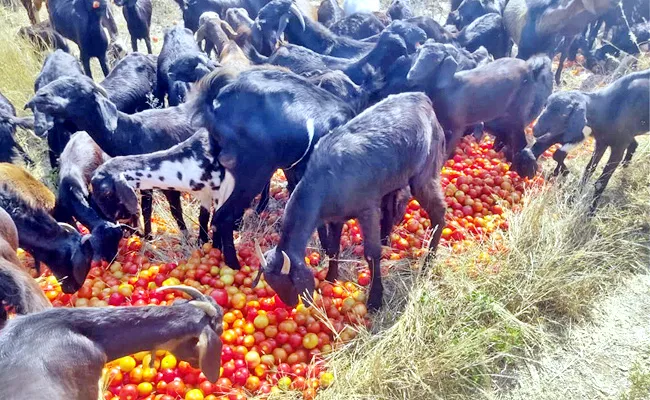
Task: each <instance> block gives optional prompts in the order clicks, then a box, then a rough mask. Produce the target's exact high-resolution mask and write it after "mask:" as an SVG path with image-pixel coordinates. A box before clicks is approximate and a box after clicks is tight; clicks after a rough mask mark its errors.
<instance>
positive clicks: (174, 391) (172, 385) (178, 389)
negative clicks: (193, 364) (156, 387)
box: [167, 379, 186, 397]
mask: <svg viewBox="0 0 650 400" xmlns="http://www.w3.org/2000/svg"><path fill="white" fill-rule="evenodd" d="M185 390H186V389H185V383H183V381H182V380H180V379H174V380H173V381H171V382H169V383H167V394H168V395H170V396H180V397H183V396H185Z"/></svg>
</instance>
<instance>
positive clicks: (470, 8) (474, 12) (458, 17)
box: [446, 0, 503, 31]
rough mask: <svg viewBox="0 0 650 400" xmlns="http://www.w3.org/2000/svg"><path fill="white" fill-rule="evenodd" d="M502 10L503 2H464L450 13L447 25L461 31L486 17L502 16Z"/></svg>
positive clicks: (483, 0) (482, 0)
mask: <svg viewBox="0 0 650 400" xmlns="http://www.w3.org/2000/svg"><path fill="white" fill-rule="evenodd" d="M502 10H503V2H502V1H501V0H463V1H462V2H461V3H460V5H459V6H458V8H457V9H456V10H454V11H451V12H450V13H449V16H448V17H447V22H446V25H453V26H455V27H456V28H458V30H459V31H460V30H462V29H463V28H464V27H466V26H468V25H469V24H471V23H472V22H474V21H476V20H477V19H478V18H480V17H482V16H484V15H487V14H497V15H501V11H502Z"/></svg>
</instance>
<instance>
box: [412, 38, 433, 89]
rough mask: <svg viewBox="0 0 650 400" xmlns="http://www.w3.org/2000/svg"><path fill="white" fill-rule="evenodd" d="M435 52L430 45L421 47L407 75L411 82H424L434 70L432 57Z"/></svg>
mask: <svg viewBox="0 0 650 400" xmlns="http://www.w3.org/2000/svg"><path fill="white" fill-rule="evenodd" d="M432 57H433V53H432V51H431V49H429V48H428V47H424V46H423V47H420V49H419V50H418V52H417V55H416V56H415V60H414V61H413V65H412V66H411V69H410V70H409V72H408V74H407V75H406V80H408V81H409V83H424V82H425V80H426V79H427V78H429V74H430V73H431V71H432V67H431V59H432Z"/></svg>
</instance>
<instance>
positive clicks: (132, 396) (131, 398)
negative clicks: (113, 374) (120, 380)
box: [119, 384, 138, 400]
mask: <svg viewBox="0 0 650 400" xmlns="http://www.w3.org/2000/svg"><path fill="white" fill-rule="evenodd" d="M119 397H120V400H136V399H137V398H138V387H137V386H136V385H134V384H128V385H124V386H122V389H120V393H119Z"/></svg>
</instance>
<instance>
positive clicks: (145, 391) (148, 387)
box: [138, 382, 153, 396]
mask: <svg viewBox="0 0 650 400" xmlns="http://www.w3.org/2000/svg"><path fill="white" fill-rule="evenodd" d="M151 392H153V385H152V384H151V383H149V382H142V383H140V384H139V385H138V394H139V395H140V396H149V395H150V394H151Z"/></svg>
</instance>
